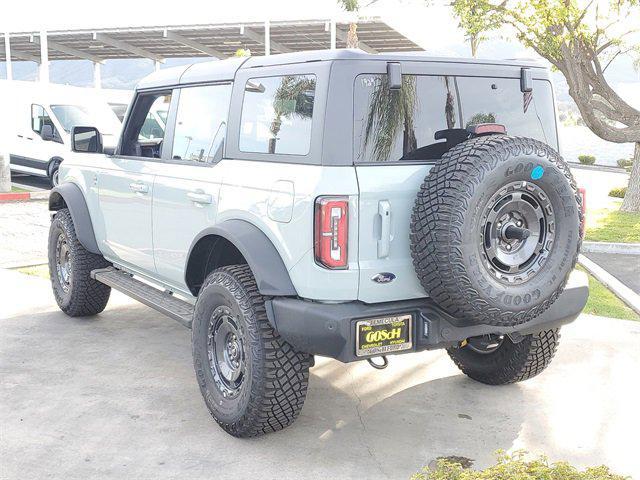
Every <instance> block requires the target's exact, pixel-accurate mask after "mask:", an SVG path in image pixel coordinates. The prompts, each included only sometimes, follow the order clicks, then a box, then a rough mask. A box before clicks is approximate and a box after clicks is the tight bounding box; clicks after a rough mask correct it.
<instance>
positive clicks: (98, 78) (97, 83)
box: [93, 62, 102, 89]
mask: <svg viewBox="0 0 640 480" xmlns="http://www.w3.org/2000/svg"><path fill="white" fill-rule="evenodd" d="M101 73H102V69H101V68H100V62H93V86H94V87H95V88H98V89H99V88H102V75H101Z"/></svg>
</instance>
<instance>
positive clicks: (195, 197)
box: [187, 192, 213, 205]
mask: <svg viewBox="0 0 640 480" xmlns="http://www.w3.org/2000/svg"><path fill="white" fill-rule="evenodd" d="M187 197H188V198H189V200H191V201H192V202H193V203H200V204H202V205H208V204H211V203H213V198H212V197H211V195H209V194H208V193H204V192H188V193H187Z"/></svg>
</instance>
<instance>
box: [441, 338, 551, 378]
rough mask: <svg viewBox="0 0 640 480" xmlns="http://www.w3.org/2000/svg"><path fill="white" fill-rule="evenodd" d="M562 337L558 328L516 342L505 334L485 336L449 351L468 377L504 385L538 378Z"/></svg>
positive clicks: (471, 339)
mask: <svg viewBox="0 0 640 480" xmlns="http://www.w3.org/2000/svg"><path fill="white" fill-rule="evenodd" d="M559 340H560V333H559V330H558V329H555V330H545V331H542V332H539V333H534V334H531V335H525V336H524V337H523V338H521V339H520V341H519V342H517V343H514V342H512V341H511V339H510V338H509V337H508V336H506V335H505V336H498V335H483V336H480V337H473V338H469V339H468V340H467V342H466V344H465V345H464V346H461V347H456V348H449V349H448V350H447V352H448V353H449V356H450V357H451V359H452V360H453V361H454V363H455V364H456V365H457V366H458V368H459V369H460V370H462V373H464V374H465V375H467V376H468V377H470V378H472V379H474V380H476V381H478V382H481V383H486V384H487V385H504V384H507V383H515V382H520V381H522V380H527V379H529V378H531V377H535V376H536V375H538V374H539V373H540V372H542V371H543V370H544V369H545V368H547V366H548V365H549V364H550V363H551V359H552V358H553V356H554V354H555V353H556V349H557V347H558V342H559Z"/></svg>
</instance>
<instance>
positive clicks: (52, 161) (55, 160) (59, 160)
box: [47, 155, 64, 176]
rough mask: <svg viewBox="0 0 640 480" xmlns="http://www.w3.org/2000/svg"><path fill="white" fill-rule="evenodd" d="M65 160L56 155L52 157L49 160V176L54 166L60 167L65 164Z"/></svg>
mask: <svg viewBox="0 0 640 480" xmlns="http://www.w3.org/2000/svg"><path fill="white" fill-rule="evenodd" d="M63 160H64V158H62V157H60V156H58V155H56V156H54V157H51V158H50V159H49V163H48V164H47V175H48V176H51V173H52V172H51V170H52V168H53V166H54V165H55V164H56V163H57V164H58V165H60V164H61V163H62V162H63Z"/></svg>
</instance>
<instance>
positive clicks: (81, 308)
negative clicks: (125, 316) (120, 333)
mask: <svg viewBox="0 0 640 480" xmlns="http://www.w3.org/2000/svg"><path fill="white" fill-rule="evenodd" d="M60 236H62V237H63V238H64V240H65V243H66V245H67V247H68V252H69V260H70V264H71V269H70V272H71V275H70V283H69V285H68V288H67V289H66V291H65V288H63V285H62V282H61V280H60V278H59V275H58V270H57V263H56V246H57V242H58V239H59V237H60ZM48 251H49V277H50V278H51V286H52V288H53V295H54V297H55V299H56V302H57V303H58V306H59V307H60V310H62V311H63V312H64V313H66V314H67V315H69V316H70V317H84V316H89V315H96V314H98V313H100V312H102V311H103V310H104V309H105V307H106V306H107V302H108V301H109V295H110V294H111V287H108V286H107V285H105V284H104V283H100V282H98V281H96V280H94V279H92V278H91V271H92V270H95V269H97V268H105V267H108V266H110V265H111V264H110V263H109V262H107V261H106V260H105V259H104V257H103V256H102V255H96V254H95V253H91V252H89V251H88V250H86V249H85V248H84V247H83V246H82V244H81V243H80V241H79V240H78V237H77V236H76V231H75V228H74V225H73V219H72V218H71V213H70V212H69V210H68V209H66V208H64V209H62V210H59V211H58V212H56V214H55V216H54V218H53V220H52V222H51V227H50V228H49V248H48Z"/></svg>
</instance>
